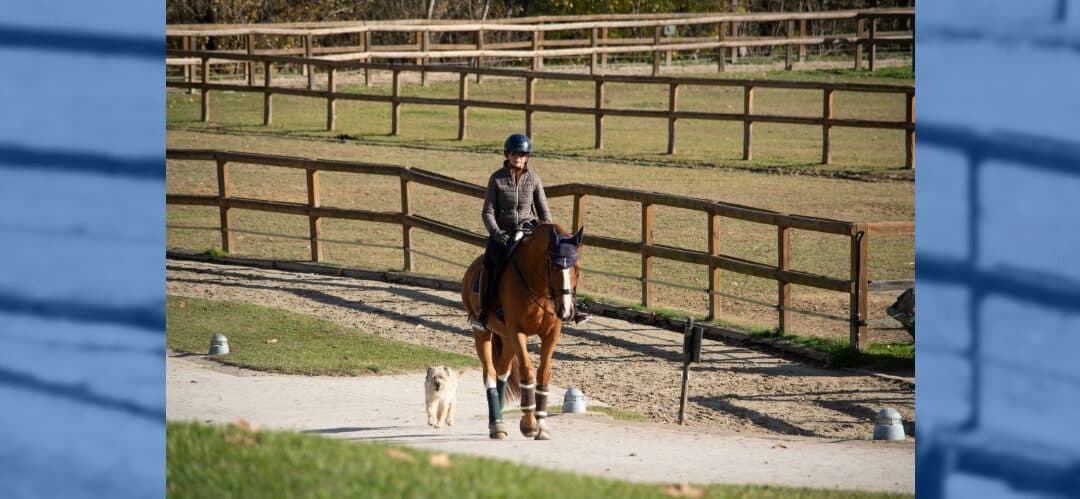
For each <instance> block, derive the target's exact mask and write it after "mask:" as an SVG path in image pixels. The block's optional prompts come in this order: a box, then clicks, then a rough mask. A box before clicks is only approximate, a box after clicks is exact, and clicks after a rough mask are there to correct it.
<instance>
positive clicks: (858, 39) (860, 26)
mask: <svg viewBox="0 0 1080 499" xmlns="http://www.w3.org/2000/svg"><path fill="white" fill-rule="evenodd" d="M865 30H866V20H865V19H863V18H861V17H860V18H858V19H857V20H856V21H855V69H862V58H863V43H862V42H863V41H862V36H863V31H865Z"/></svg>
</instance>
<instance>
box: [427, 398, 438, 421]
mask: <svg viewBox="0 0 1080 499" xmlns="http://www.w3.org/2000/svg"><path fill="white" fill-rule="evenodd" d="M437 405H438V402H436V401H435V400H432V399H431V397H428V399H427V424H428V426H435V409H436V406H437Z"/></svg>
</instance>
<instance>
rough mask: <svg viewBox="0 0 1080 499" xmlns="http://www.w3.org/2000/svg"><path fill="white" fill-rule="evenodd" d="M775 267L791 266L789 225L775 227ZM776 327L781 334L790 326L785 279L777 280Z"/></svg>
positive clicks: (786, 268) (789, 286) (789, 304)
mask: <svg viewBox="0 0 1080 499" xmlns="http://www.w3.org/2000/svg"><path fill="white" fill-rule="evenodd" d="M776 229H777V230H776V267H777V268H778V269H780V270H789V269H790V268H791V227H784V226H782V225H781V226H777V227H776ZM776 284H777V286H776V287H777V297H776V306H777V308H776V311H777V327H778V328H779V331H780V333H781V334H783V333H786V332H787V331H788V330H789V329H790V326H791V323H790V322H789V318H790V316H789V314H788V307H789V306H791V284H790V283H788V282H787V281H781V280H777V281H776Z"/></svg>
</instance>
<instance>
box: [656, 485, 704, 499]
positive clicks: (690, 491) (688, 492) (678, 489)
mask: <svg viewBox="0 0 1080 499" xmlns="http://www.w3.org/2000/svg"><path fill="white" fill-rule="evenodd" d="M664 493H665V494H667V495H669V496H672V497H701V496H703V495H705V491H703V490H701V489H699V488H697V487H694V486H693V485H690V484H688V483H680V484H678V485H668V486H667V488H665V489H664Z"/></svg>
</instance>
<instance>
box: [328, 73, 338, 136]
mask: <svg viewBox="0 0 1080 499" xmlns="http://www.w3.org/2000/svg"><path fill="white" fill-rule="evenodd" d="M336 91H337V85H335V84H334V67H333V66H329V67H327V69H326V130H327V131H333V130H334V108H335V106H336V103H335V100H334V92H336Z"/></svg>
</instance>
